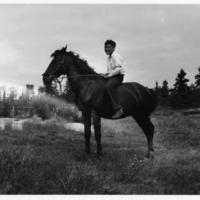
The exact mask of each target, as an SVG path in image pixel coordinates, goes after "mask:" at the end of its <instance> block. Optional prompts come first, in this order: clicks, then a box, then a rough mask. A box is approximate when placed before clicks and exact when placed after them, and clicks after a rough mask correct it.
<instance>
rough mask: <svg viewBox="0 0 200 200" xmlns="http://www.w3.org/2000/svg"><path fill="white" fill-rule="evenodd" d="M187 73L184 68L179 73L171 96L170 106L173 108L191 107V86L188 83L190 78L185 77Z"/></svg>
mask: <svg viewBox="0 0 200 200" xmlns="http://www.w3.org/2000/svg"><path fill="white" fill-rule="evenodd" d="M186 75H187V73H186V72H185V71H184V70H183V69H181V70H180V73H179V74H178V75H177V78H176V82H175V84H174V88H173V89H172V95H171V98H170V106H171V107H173V108H178V109H182V108H187V107H190V101H189V87H188V85H187V83H188V82H189V79H187V78H185V76H186Z"/></svg>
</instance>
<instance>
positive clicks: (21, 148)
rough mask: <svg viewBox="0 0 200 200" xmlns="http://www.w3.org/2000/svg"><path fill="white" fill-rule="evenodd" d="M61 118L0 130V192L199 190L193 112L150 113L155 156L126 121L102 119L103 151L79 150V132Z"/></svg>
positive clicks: (199, 160) (196, 128) (199, 145)
mask: <svg viewBox="0 0 200 200" xmlns="http://www.w3.org/2000/svg"><path fill="white" fill-rule="evenodd" d="M62 120H65V119H62V118H58V117H54V118H51V119H48V120H45V121H44V120H41V119H40V118H37V117H35V119H34V120H32V121H27V122H25V123H24V124H23V129H22V130H18V131H16V130H12V127H11V125H10V124H7V125H6V128H5V129H4V130H1V131H0V171H1V173H0V193H1V194H199V193H200V190H199V188H200V179H199V177H200V169H199V165H200V156H199V150H200V136H199V128H200V127H199V124H200V123H199V122H200V119H199V118H197V117H196V116H188V117H182V116H179V115H177V113H172V114H170V115H168V114H163V113H162V114H155V115H154V116H153V117H152V121H153V122H154V123H155V124H156V133H155V139H154V142H155V159H154V160H148V159H146V157H145V155H146V151H147V141H146V138H145V136H144V134H143V132H142V131H141V130H140V128H139V127H138V125H137V124H136V123H135V122H134V121H133V120H132V119H131V118H127V119H124V120H118V121H115V122H114V121H113V122H112V121H110V120H102V123H103V127H102V135H103V138H102V145H103V149H104V154H103V156H102V157H97V156H96V154H95V153H94V150H96V141H95V139H94V135H93V134H92V138H91V143H92V153H91V154H90V155H87V154H85V153H84V145H85V144H84V134H83V133H77V132H74V131H71V130H66V129H65V128H64V127H63V126H62Z"/></svg>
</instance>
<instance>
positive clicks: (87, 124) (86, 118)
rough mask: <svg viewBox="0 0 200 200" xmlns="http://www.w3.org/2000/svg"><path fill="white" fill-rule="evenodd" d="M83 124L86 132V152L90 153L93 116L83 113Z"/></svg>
mask: <svg viewBox="0 0 200 200" xmlns="http://www.w3.org/2000/svg"><path fill="white" fill-rule="evenodd" d="M83 123H84V129H85V130H84V132H85V151H86V153H88V154H89V153H90V137H91V115H88V114H84V113H83Z"/></svg>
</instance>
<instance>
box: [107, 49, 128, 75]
mask: <svg viewBox="0 0 200 200" xmlns="http://www.w3.org/2000/svg"><path fill="white" fill-rule="evenodd" d="M123 62H124V60H123V58H122V57H121V56H120V55H119V54H118V53H117V52H115V51H114V52H113V53H112V55H111V56H109V57H108V60H107V73H108V76H113V75H116V74H123V75H124V74H125V71H124V68H123Z"/></svg>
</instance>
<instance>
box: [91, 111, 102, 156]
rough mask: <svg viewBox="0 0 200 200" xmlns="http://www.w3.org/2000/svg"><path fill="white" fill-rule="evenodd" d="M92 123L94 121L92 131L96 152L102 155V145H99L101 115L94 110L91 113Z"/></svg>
mask: <svg viewBox="0 0 200 200" xmlns="http://www.w3.org/2000/svg"><path fill="white" fill-rule="evenodd" d="M92 118H93V123H94V132H95V139H96V142H97V154H98V155H102V146H101V117H100V116H99V115H98V114H97V113H96V112H95V113H93V114H92Z"/></svg>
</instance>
